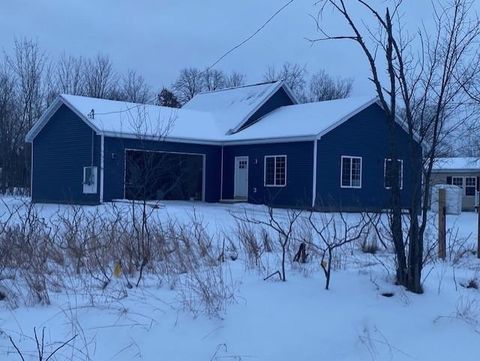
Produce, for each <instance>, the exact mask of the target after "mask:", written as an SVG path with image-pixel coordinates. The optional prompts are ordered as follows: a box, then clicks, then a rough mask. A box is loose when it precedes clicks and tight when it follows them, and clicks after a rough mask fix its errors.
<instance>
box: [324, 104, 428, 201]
mask: <svg viewBox="0 0 480 361" xmlns="http://www.w3.org/2000/svg"><path fill="white" fill-rule="evenodd" d="M395 137H396V138H395V139H396V142H397V149H398V154H399V155H398V158H399V159H403V162H404V180H403V190H402V191H401V192H402V207H403V208H409V207H410V203H409V202H410V201H411V195H412V189H413V187H414V185H413V184H412V172H411V169H417V172H421V167H420V165H419V164H420V163H419V160H420V159H421V147H420V146H419V145H418V144H416V145H415V152H414V153H413V154H412V151H411V149H412V148H411V146H410V142H409V137H408V134H407V133H406V132H405V131H404V130H403V129H402V128H401V127H400V126H399V125H396V127H395ZM388 152H389V126H388V122H387V120H386V118H385V113H384V111H383V110H382V109H381V107H380V106H378V105H377V104H374V105H371V106H370V107H368V108H367V109H365V110H364V111H362V112H360V113H358V114H357V115H355V116H353V117H352V118H351V119H349V120H348V121H346V122H345V123H343V124H342V125H340V126H339V127H337V128H335V129H333V130H332V131H331V132H329V133H328V134H326V135H324V136H323V137H322V138H321V139H320V140H319V141H318V148H317V157H318V158H317V197H316V206H317V207H318V208H325V209H346V210H348V209H382V208H388V206H389V201H390V191H389V190H387V189H385V186H384V160H385V158H388ZM342 155H350V156H360V157H362V188H361V189H348V188H341V187H340V166H341V156H342ZM415 161H416V162H417V165H416V166H412V164H414V163H412V162H415Z"/></svg>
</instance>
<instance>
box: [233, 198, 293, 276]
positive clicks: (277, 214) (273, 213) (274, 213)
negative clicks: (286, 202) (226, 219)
mask: <svg viewBox="0 0 480 361" xmlns="http://www.w3.org/2000/svg"><path fill="white" fill-rule="evenodd" d="M281 212H282V211H278V210H275V209H274V208H273V207H270V206H269V207H268V209H267V214H266V217H255V216H252V215H250V214H248V212H247V210H246V209H245V210H244V212H243V215H242V216H237V215H235V214H232V216H233V217H234V218H235V219H236V220H237V221H240V222H241V223H249V224H253V225H260V226H263V227H266V228H268V229H270V230H271V231H273V232H275V235H276V236H277V240H278V245H279V248H280V251H281V265H280V266H281V270H279V271H277V272H275V274H276V273H279V274H280V279H281V280H282V281H283V282H285V281H286V280H287V275H286V267H285V266H286V261H287V254H288V253H289V251H290V243H291V241H292V239H293V238H294V232H295V225H296V223H297V220H298V219H299V217H300V215H301V214H302V212H301V211H300V210H295V209H288V210H285V211H283V214H282V213H281ZM270 276H272V275H270ZM270 276H267V277H266V278H265V279H268V278H270Z"/></svg>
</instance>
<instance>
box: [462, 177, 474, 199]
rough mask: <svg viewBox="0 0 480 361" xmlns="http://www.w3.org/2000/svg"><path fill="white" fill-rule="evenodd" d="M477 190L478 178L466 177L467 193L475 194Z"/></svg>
mask: <svg viewBox="0 0 480 361" xmlns="http://www.w3.org/2000/svg"><path fill="white" fill-rule="evenodd" d="M476 190H477V178H475V177H466V178H465V195H466V196H474V195H475V191H476Z"/></svg>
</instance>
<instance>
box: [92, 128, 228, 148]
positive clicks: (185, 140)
mask: <svg viewBox="0 0 480 361" xmlns="http://www.w3.org/2000/svg"><path fill="white" fill-rule="evenodd" d="M99 134H103V135H105V136H106V137H111V138H121V139H135V140H143V141H145V140H153V141H156V142H176V143H187V144H205V145H221V144H223V143H224V142H223V141H221V140H202V139H193V138H178V137H169V136H165V137H162V138H160V139H159V137H158V135H157V136H155V135H150V136H149V135H141V136H139V135H138V134H129V133H120V132H110V131H100V132H99Z"/></svg>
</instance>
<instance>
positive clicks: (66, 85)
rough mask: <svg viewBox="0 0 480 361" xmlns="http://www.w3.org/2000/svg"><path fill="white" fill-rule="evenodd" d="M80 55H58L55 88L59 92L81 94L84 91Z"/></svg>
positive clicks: (82, 63)
mask: <svg viewBox="0 0 480 361" xmlns="http://www.w3.org/2000/svg"><path fill="white" fill-rule="evenodd" d="M84 62H85V60H84V59H83V58H82V57H78V58H76V57H74V56H71V55H66V54H65V53H64V54H62V55H61V56H60V59H59V60H58V62H57V64H56V74H55V81H56V84H55V85H56V89H57V91H58V93H60V94H71V95H82V94H83V93H84V92H85V78H84V72H83V67H84Z"/></svg>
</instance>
